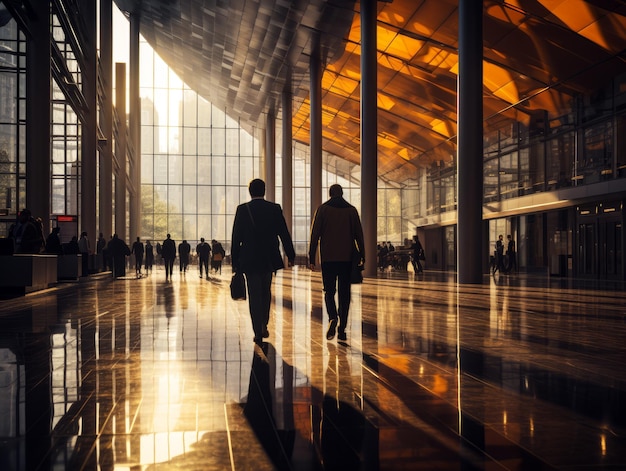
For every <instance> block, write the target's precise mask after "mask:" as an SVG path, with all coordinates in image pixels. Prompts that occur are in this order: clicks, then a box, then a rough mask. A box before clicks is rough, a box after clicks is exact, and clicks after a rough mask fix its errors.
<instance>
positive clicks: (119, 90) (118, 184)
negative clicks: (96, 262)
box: [115, 62, 127, 241]
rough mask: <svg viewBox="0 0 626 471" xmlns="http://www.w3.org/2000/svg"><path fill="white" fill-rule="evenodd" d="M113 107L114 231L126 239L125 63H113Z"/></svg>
mask: <svg viewBox="0 0 626 471" xmlns="http://www.w3.org/2000/svg"><path fill="white" fill-rule="evenodd" d="M115 109H116V111H117V116H118V119H119V125H118V128H117V136H116V140H115V143H116V145H115V161H116V163H117V165H116V169H115V233H116V234H117V236H118V237H119V238H120V239H122V240H124V241H127V239H126V64H124V63H123V62H118V63H116V64H115Z"/></svg>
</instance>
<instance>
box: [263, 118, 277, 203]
mask: <svg viewBox="0 0 626 471" xmlns="http://www.w3.org/2000/svg"><path fill="white" fill-rule="evenodd" d="M265 198H266V199H267V200H268V201H275V200H276V115H275V113H274V111H273V110H271V111H269V112H268V113H267V116H266V119H265Z"/></svg>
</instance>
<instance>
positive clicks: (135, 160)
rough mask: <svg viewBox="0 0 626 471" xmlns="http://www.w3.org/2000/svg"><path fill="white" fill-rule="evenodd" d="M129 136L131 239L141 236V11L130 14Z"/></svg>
mask: <svg viewBox="0 0 626 471" xmlns="http://www.w3.org/2000/svg"><path fill="white" fill-rule="evenodd" d="M129 60H130V74H129V75H130V83H129V84H128V85H129V98H130V103H129V110H128V111H129V127H130V129H129V133H128V134H129V137H130V140H131V145H130V148H131V149H132V153H131V154H130V156H129V157H130V159H129V161H130V165H131V168H130V169H129V178H130V181H131V188H130V190H131V191H130V194H129V198H130V201H129V212H130V221H129V231H130V234H128V237H129V240H135V238H136V237H137V236H141V99H140V97H139V13H138V12H133V13H132V14H131V15H130V50H129Z"/></svg>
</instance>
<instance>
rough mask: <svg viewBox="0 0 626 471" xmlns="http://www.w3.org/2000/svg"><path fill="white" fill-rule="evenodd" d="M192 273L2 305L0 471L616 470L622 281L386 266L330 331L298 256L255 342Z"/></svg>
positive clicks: (246, 325)
mask: <svg viewBox="0 0 626 471" xmlns="http://www.w3.org/2000/svg"><path fill="white" fill-rule="evenodd" d="M194 268H195V267H192V269H191V271H189V272H188V273H187V274H182V275H181V274H178V273H175V275H174V277H173V280H172V281H170V282H166V281H165V276H164V272H163V271H162V270H158V269H157V270H156V271H155V272H154V273H152V274H151V275H149V276H146V277H143V278H141V279H135V278H131V277H129V278H127V279H119V280H116V281H112V280H111V279H110V278H109V277H108V276H104V275H98V276H92V277H89V279H83V280H81V281H80V282H77V283H66V284H63V285H60V286H59V287H57V288H54V289H51V290H47V291H46V292H39V293H35V294H31V295H27V296H25V297H21V298H14V299H5V300H0V416H1V417H2V419H1V421H0V469H1V470H16V471H22V470H65V469H67V470H170V469H172V470H178V469H184V470H265V469H293V470H323V469H341V470H357V469H358V470H378V469H381V470H483V469H485V470H505V469H508V470H526V469H528V470H542V469H564V470H589V469H626V368H625V365H626V342H625V340H626V292H625V290H624V284H623V283H608V282H604V283H593V282H584V281H580V282H573V281H567V280H561V279H554V278H546V277H543V276H528V275H509V276H505V275H502V276H500V275H496V276H495V277H491V276H488V275H485V279H484V282H483V284H482V285H472V286H458V285H457V284H456V283H455V282H454V276H453V275H452V274H448V273H434V272H426V273H425V274H423V275H419V276H415V275H414V274H413V273H396V272H389V273H388V272H385V273H384V274H380V275H379V277H378V278H377V279H366V280H365V282H364V283H363V284H362V285H354V286H353V289H352V292H353V299H352V308H351V316H350V326H349V328H348V331H347V333H348V340H347V342H345V343H344V342H338V341H337V340H336V339H335V340H333V341H327V340H326V338H325V333H326V327H327V320H326V314H325V310H324V308H323V307H322V304H323V298H322V292H321V278H320V275H319V273H318V272H315V273H313V272H310V271H309V270H307V269H305V268H303V267H296V268H294V269H290V270H285V271H283V272H281V273H279V274H278V276H277V277H276V279H275V281H274V288H273V292H274V298H275V299H274V304H273V306H272V317H271V321H270V325H269V330H270V336H269V338H268V339H267V342H266V343H264V344H262V345H260V346H257V345H255V344H254V343H253V341H252V338H253V333H252V328H251V325H250V319H249V315H248V306H247V303H246V302H245V301H233V300H231V299H230V296H229V288H228V284H229V280H230V272H229V269H228V267H225V269H224V272H223V273H222V274H215V275H213V276H212V277H211V279H209V280H206V279H201V278H199V277H198V275H197V272H196V271H195V270H194Z"/></svg>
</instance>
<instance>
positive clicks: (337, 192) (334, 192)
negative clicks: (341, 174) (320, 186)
mask: <svg viewBox="0 0 626 471" xmlns="http://www.w3.org/2000/svg"><path fill="white" fill-rule="evenodd" d="M328 193H329V194H330V196H331V198H332V197H333V196H341V195H343V188H341V185H340V184H339V183H335V184H334V185H330V188H329V189H328Z"/></svg>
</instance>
